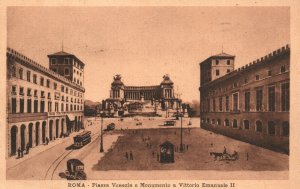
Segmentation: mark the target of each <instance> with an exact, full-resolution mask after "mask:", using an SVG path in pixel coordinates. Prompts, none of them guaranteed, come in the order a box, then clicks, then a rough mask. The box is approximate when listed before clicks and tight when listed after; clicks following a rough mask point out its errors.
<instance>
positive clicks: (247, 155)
mask: <svg viewBox="0 0 300 189" xmlns="http://www.w3.org/2000/svg"><path fill="white" fill-rule="evenodd" d="M246 157H247V161H248V159H249V154H248V152H247V154H246Z"/></svg>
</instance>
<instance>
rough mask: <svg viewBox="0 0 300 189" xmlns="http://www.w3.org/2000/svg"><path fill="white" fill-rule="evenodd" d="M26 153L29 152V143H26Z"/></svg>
mask: <svg viewBox="0 0 300 189" xmlns="http://www.w3.org/2000/svg"><path fill="white" fill-rule="evenodd" d="M26 154H29V143H27V144H26Z"/></svg>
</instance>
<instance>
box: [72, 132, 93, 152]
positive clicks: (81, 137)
mask: <svg viewBox="0 0 300 189" xmlns="http://www.w3.org/2000/svg"><path fill="white" fill-rule="evenodd" d="M73 139H74V144H73V146H74V147H75V148H81V147H83V146H84V145H86V144H88V143H90V142H91V131H83V132H82V133H80V134H78V135H76V136H75V137H73Z"/></svg>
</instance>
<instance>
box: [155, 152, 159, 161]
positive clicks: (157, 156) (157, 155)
mask: <svg viewBox="0 0 300 189" xmlns="http://www.w3.org/2000/svg"><path fill="white" fill-rule="evenodd" d="M156 158H157V161H159V154H158V153H157V154H156Z"/></svg>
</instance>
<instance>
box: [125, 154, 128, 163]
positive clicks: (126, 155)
mask: <svg viewBox="0 0 300 189" xmlns="http://www.w3.org/2000/svg"><path fill="white" fill-rule="evenodd" d="M125 157H126V160H127V161H128V153H127V152H126V153H125Z"/></svg>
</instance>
